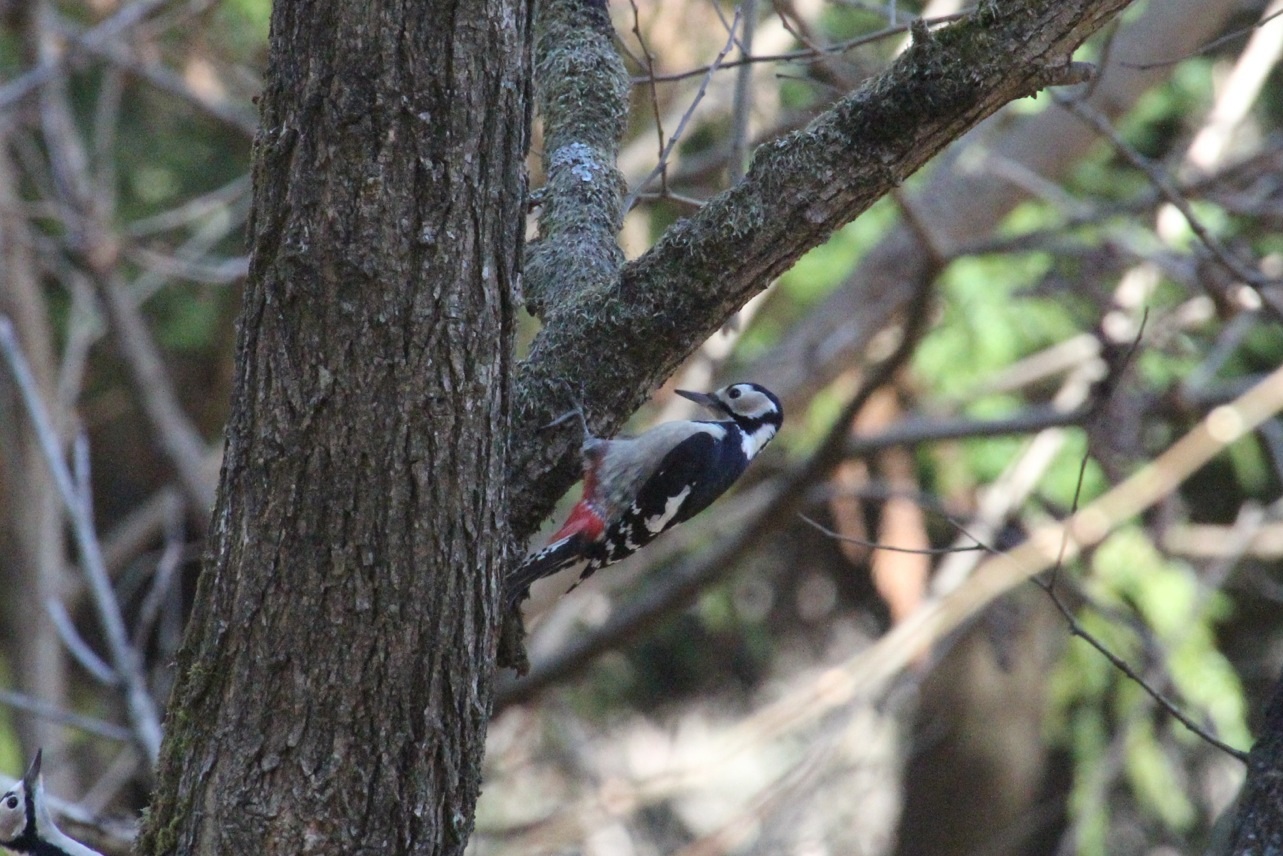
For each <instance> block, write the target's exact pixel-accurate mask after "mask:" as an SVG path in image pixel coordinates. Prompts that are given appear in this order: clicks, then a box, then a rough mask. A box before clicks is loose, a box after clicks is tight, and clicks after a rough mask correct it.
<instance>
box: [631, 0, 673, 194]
mask: <svg viewBox="0 0 1283 856" xmlns="http://www.w3.org/2000/svg"><path fill="white" fill-rule="evenodd" d="M628 5H629V6H631V7H632V10H633V34H634V35H636V36H637V45H638V46H639V47H640V48H641V52H642V60H643V61H644V63H645V65H646V79H647V80H649V81H650V109H651V113H653V114H654V116H655V134H656V135H657V136H658V137H659V160H660V162H661V163H662V162H663V161H664V118H663V115H662V111H661V110H660V109H659V88H658V87H656V86H655V55H654V54H653V53H651V52H650V45H648V44H646V39H645V37H644V36H643V35H642V31H641V10H639V9H638V8H637V0H628ZM659 191H660V193H661V194H662V195H665V196H667V195H668V167H667V165H665V167H664V169H662V170H660V173H659ZM624 210H625V211H627V210H628V209H627V208H625V209H624Z"/></svg>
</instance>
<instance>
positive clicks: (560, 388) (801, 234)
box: [509, 0, 1129, 536]
mask: <svg viewBox="0 0 1283 856" xmlns="http://www.w3.org/2000/svg"><path fill="white" fill-rule="evenodd" d="M1128 3H1129V0H1024V2H1020V3H1005V4H1002V5H1001V7H999V6H998V5H997V4H994V3H983V4H981V6H980V7H978V8H977V10H975V11H974V12H972V13H971V14H970V15H968V16H967V17H966V18H964V19H963V20H962V21H960V22H959V23H957V24H954V25H952V26H949V27H946V28H944V29H941V30H938V31H935V32H930V31H928V30H927V29H926V27H925V25H923V26H919V27H916V28H915V29H914V36H915V38H914V44H913V45H912V46H911V47H910V48H909V49H908V50H907V51H905V52H904V54H902V55H901V57H900V58H899V59H898V60H897V61H896V62H895V63H894V64H893V65H892V66H891V67H890V68H888V69H887V70H886V71H885V72H884V73H883V74H881V75H879V76H878V77H875V78H873V79H871V80H869V81H868V82H867V83H865V84H864V85H863V86H861V87H860V88H859V89H857V90H856V91H854V92H852V93H850V94H849V95H847V96H846V97H845V98H843V99H842V100H840V101H839V102H838V103H837V104H836V105H834V107H833V108H832V109H830V110H829V111H828V112H826V113H824V114H823V115H821V116H820V117H818V118H817V119H816V120H815V121H813V122H812V123H811V124H810V125H809V126H807V127H806V128H804V129H803V130H801V131H798V132H796V133H794V134H791V135H789V136H787V137H784V138H782V139H780V140H778V141H775V142H772V143H769V144H767V145H765V146H762V147H761V148H759V149H758V150H757V152H756V154H755V156H754V158H753V163H752V166H751V168H750V169H749V172H748V175H747V177H746V178H745V179H744V181H742V182H741V183H739V184H738V185H736V186H735V187H733V188H731V189H729V190H727V191H725V192H724V193H722V194H720V195H719V196H717V197H716V198H714V199H713V200H712V201H710V202H709V204H708V205H706V206H705V207H704V208H703V209H701V210H700V211H699V212H698V213H697V214H695V215H694V216H693V217H691V218H690V219H688V220H684V221H681V222H679V223H677V224H675V225H673V226H672V227H670V228H669V229H668V230H667V232H666V233H665V234H664V236H663V237H662V238H661V239H660V241H659V242H658V243H657V244H656V245H655V246H654V247H653V248H652V249H651V250H650V251H649V252H647V253H646V254H645V255H643V256H642V257H641V258H639V259H637V260H636V261H633V262H630V263H628V264H627V265H625V266H624V267H623V269H622V271H621V272H620V273H621V275H620V281H619V284H618V286H617V287H614V288H609V289H599V290H587V291H583V292H578V293H569V294H566V295H565V299H564V300H561V301H559V302H555V303H550V304H549V305H548V306H546V307H545V310H546V311H545V316H544V318H545V322H546V326H545V327H544V329H543V330H542V331H541V332H540V333H539V335H538V336H537V337H536V340H535V342H534V344H533V347H532V349H531V353H530V357H529V358H528V359H527V360H526V362H525V363H523V364H522V366H521V367H520V368H519V371H518V376H517V396H516V402H517V408H516V413H515V418H514V423H513V430H512V434H511V435H510V438H509V439H510V461H509V466H510V470H511V472H512V478H513V494H512V497H513V502H512V508H513V509H514V514H513V520H512V523H513V526H514V531H515V532H516V534H518V535H519V536H527V535H529V533H530V532H531V531H533V529H534V527H535V526H536V525H537V523H538V522H539V520H541V519H542V518H543V517H544V516H545V515H546V514H547V512H548V511H549V509H550V508H551V505H552V503H553V502H554V501H555V499H556V497H557V496H558V495H559V494H560V493H562V492H564V490H565V489H566V488H567V487H569V486H570V484H571V483H572V482H573V481H574V479H575V477H576V475H577V473H576V469H577V468H576V466H575V462H574V455H573V454H572V447H573V445H574V442H575V440H576V439H577V438H575V437H572V436H571V434H572V432H571V431H569V430H567V431H566V432H564V433H563V434H560V435H559V436H558V438H557V440H558V442H556V443H555V444H553V445H548V444H547V443H548V441H547V439H546V435H543V436H541V435H539V434H538V433H537V432H536V431H535V430H534V429H535V428H536V427H537V426H538V425H540V424H543V423H546V422H547V421H548V419H549V418H550V417H552V416H554V415H556V413H557V412H558V411H560V410H564V409H565V407H566V401H565V395H566V393H565V391H564V390H565V385H566V384H567V383H569V384H570V386H571V387H572V388H573V389H574V390H575V391H576V393H577V394H578V395H579V396H580V397H581V404H582V406H583V407H584V409H585V411H586V412H587V413H589V414H590V416H595V417H596V418H595V419H593V420H592V421H593V424H594V427H596V428H598V429H599V430H600V429H601V428H605V429H612V428H616V427H618V425H619V424H621V423H622V421H623V419H624V418H626V416H627V415H628V414H629V413H631V412H632V411H633V410H634V409H635V408H636V406H637V405H638V404H640V402H641V401H642V400H643V399H644V398H645V397H646V396H647V395H648V394H649V393H650V391H651V390H652V389H654V387H655V386H656V385H657V383H658V382H659V381H661V380H662V379H663V378H665V377H667V376H668V375H669V374H670V373H671V372H672V371H673V370H674V369H675V368H676V366H677V365H678V363H679V362H680V360H681V359H682V358H683V357H684V356H685V355H686V354H688V353H690V352H691V351H692V350H693V349H694V348H695V347H696V346H697V345H698V344H699V343H700V342H701V341H703V340H704V339H705V338H706V337H707V336H709V335H710V334H711V333H712V332H713V331H714V330H716V329H717V328H718V327H719V326H720V325H721V324H722V323H724V322H725V320H726V319H727V318H728V317H729V316H730V315H731V313H733V312H734V311H735V310H736V309H738V308H739V307H740V306H742V305H743V304H744V303H745V302H746V301H747V300H748V299H749V298H750V297H752V296H753V295H754V294H756V293H758V292H759V291H761V290H762V289H763V288H765V287H766V285H768V284H769V283H770V281H771V279H773V278H774V277H776V276H778V275H779V274H780V273H782V272H783V271H785V270H787V269H788V268H789V267H790V266H791V265H792V264H793V262H795V261H796V260H797V259H798V258H799V257H800V256H801V255H802V254H803V253H804V252H806V251H807V250H809V249H811V248H813V247H815V246H817V245H818V244H821V243H823V242H824V241H825V240H827V239H828V237H829V236H830V235H831V234H832V233H833V232H834V231H835V230H837V229H838V228H840V227H841V226H843V225H845V224H846V223H848V222H850V221H851V220H853V219H854V218H855V217H856V216H858V215H859V214H860V213H861V212H863V211H864V210H866V209H867V208H868V207H869V206H870V205H872V204H873V203H874V202H875V201H876V200H877V199H879V198H880V197H881V196H883V195H884V194H886V193H887V192H888V191H890V190H891V189H892V188H894V187H896V186H897V185H898V184H900V183H901V182H902V181H903V180H904V179H905V178H907V177H908V176H909V175H911V174H912V173H913V172H915V171H916V170H917V169H919V168H920V167H921V166H922V165H923V164H925V163H926V162H927V161H929V160H930V159H931V158H932V157H933V156H934V155H935V154H937V153H938V152H939V151H940V150H941V149H943V148H944V147H945V146H946V145H948V144H949V143H950V142H951V141H953V140H954V139H956V138H957V137H959V136H960V135H961V134H963V133H964V132H965V131H967V130H968V129H970V128H972V127H974V126H975V125H976V124H977V123H978V122H980V121H981V120H982V119H984V118H985V117H986V116H989V115H991V114H992V113H993V112H994V111H996V110H997V109H998V108H999V107H1001V106H1003V105H1004V104H1006V103H1007V102H1009V101H1012V100H1014V99H1016V98H1022V97H1025V96H1029V95H1033V94H1035V93H1037V92H1038V91H1039V90H1040V89H1043V88H1045V87H1047V86H1054V85H1061V84H1066V83H1072V82H1080V81H1082V80H1084V79H1085V78H1086V73H1085V70H1084V69H1083V68H1082V67H1081V66H1077V65H1074V64H1072V63H1071V56H1072V54H1073V52H1074V50H1075V49H1076V48H1077V47H1078V46H1079V45H1080V44H1082V42H1083V41H1084V40H1085V39H1086V38H1087V37H1088V36H1090V35H1091V34H1092V33H1093V32H1095V31H1096V30H1098V29H1099V28H1100V27H1101V26H1103V25H1104V24H1105V23H1106V22H1108V21H1109V20H1110V19H1111V18H1113V16H1114V15H1116V14H1117V13H1118V12H1119V11H1120V10H1122V9H1123V8H1125V7H1126V6H1127V5H1128ZM575 264H576V260H575V259H573V258H567V259H564V260H562V261H561V266H562V267H563V268H570V267H573V266H574V265H575ZM589 355H590V356H591V359H587V358H586V357H587V356H589Z"/></svg>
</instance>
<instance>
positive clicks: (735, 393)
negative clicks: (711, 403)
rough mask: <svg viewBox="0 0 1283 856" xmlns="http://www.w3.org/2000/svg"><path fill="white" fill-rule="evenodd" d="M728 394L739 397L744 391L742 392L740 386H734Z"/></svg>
mask: <svg viewBox="0 0 1283 856" xmlns="http://www.w3.org/2000/svg"><path fill="white" fill-rule="evenodd" d="M726 394H727V395H728V396H730V397H731V398H739V397H740V396H741V395H742V394H743V393H741V392H740V389H739V387H737V386H733V387H731V391H730V392H728V393H726Z"/></svg>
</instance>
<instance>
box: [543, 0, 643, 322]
mask: <svg viewBox="0 0 1283 856" xmlns="http://www.w3.org/2000/svg"><path fill="white" fill-rule="evenodd" d="M536 27H537V34H536V37H537V41H536V44H535V85H536V91H537V93H538V100H539V112H540V115H541V116H542V118H543V129H544V146H543V148H544V154H543V168H544V174H545V176H546V182H545V184H544V186H543V188H542V189H541V190H540V191H539V201H540V211H539V237H538V239H536V240H535V241H533V242H531V244H530V246H529V247H528V248H527V250H526V263H525V274H524V290H525V296H526V301H527V305H528V307H529V309H530V311H531V312H532V313H533V314H535V315H538V316H541V317H545V316H546V315H547V314H548V313H550V312H555V311H556V309H557V307H559V306H561V305H563V304H564V303H566V302H567V301H570V300H575V299H583V296H584V295H586V294H589V293H596V294H603V293H605V292H606V291H607V290H608V289H610V288H612V287H613V286H614V284H615V283H616V282H617V280H618V277H619V268H620V265H621V264H622V263H623V260H624V258H623V253H622V252H621V251H620V249H619V246H618V245H617V244H616V243H615V236H616V235H617V234H618V233H619V227H620V224H621V220H622V215H621V213H620V198H621V196H622V193H623V189H624V183H623V178H622V177H621V176H620V174H619V171H618V169H616V167H615V160H616V157H617V156H618V154H619V140H620V138H621V137H622V136H623V133H624V127H625V123H626V120H627V113H628V91H629V80H628V73H627V71H626V70H625V69H624V65H623V62H622V61H621V60H620V58H619V54H618V52H617V51H616V50H615V46H614V29H613V28H612V27H611V23H610V16H609V14H607V11H606V6H605V4H604V3H603V2H600V0H542V2H540V4H539V8H538V20H537V23H536ZM546 320H551V319H548V318H546Z"/></svg>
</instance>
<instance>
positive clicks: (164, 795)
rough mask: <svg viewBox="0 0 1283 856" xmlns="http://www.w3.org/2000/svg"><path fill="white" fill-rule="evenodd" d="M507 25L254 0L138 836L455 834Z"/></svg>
mask: <svg viewBox="0 0 1283 856" xmlns="http://www.w3.org/2000/svg"><path fill="white" fill-rule="evenodd" d="M528 19H529V14H528V8H527V7H526V6H525V5H524V4H523V3H520V2H511V0H475V2H471V1H470V0H454V1H453V2H435V3H417V2H409V0H384V2H374V3H370V2H367V0H332V2H278V3H277V4H276V6H275V9H274V12H273V16H272V30H271V37H270V57H269V67H268V71H267V76H266V88H265V91H264V93H263V95H262V96H261V103H260V109H261V113H262V115H261V119H262V129H261V131H260V132H259V134H258V136H257V138H256V141H255V155H254V162H255V174H254V179H255V196H254V215H253V218H252V221H251V224H250V239H251V241H252V252H253V257H252V258H253V261H252V264H251V271H250V278H249V284H248V287H247V291H246V295H245V299H244V304H243V307H242V318H241V322H240V323H241V327H240V331H239V336H238V341H237V346H236V365H237V369H236V372H237V374H236V382H235V391H234V397H233V403H232V415H231V419H230V423H229V426H228V429H227V450H226V455H225V460H224V465H223V471H222V476H221V484H220V488H219V495H218V502H217V505H216V508H215V513H214V521H213V526H212V527H211V535H210V539H211V546H210V553H209V557H208V559H207V562H206V568H205V571H204V574H203V577H202V580H201V585H200V589H199V593H198V596H197V601H196V605H195V608H194V612H193V615H192V623H191V626H190V627H189V629H188V635H187V641H186V643H185V646H184V649H183V652H182V655H181V657H180V663H179V671H180V678H179V683H178V684H177V686H176V689H175V691H174V694H173V697H172V699H171V703H170V716H169V720H168V724H167V733H166V740H165V746H164V751H163V757H162V760H161V767H160V771H159V781H158V785H157V792H156V797H155V802H154V805H153V806H152V809H151V812H150V814H149V816H148V818H147V822H146V824H145V828H144V831H143V834H142V836H141V838H140V842H139V844H138V847H137V852H139V853H142V854H161V853H182V854H233V853H254V854H291V856H293V855H294V854H301V853H353V854H355V853H380V854H394V853H459V852H462V850H463V847H464V844H465V842H466V841H467V837H468V834H469V832H470V829H471V824H472V817H473V807H474V803H475V800H476V797H477V794H478V789H479V767H480V761H481V757H482V752H483V744H484V738H485V733H486V724H487V721H488V719H489V715H490V704H491V699H490V696H491V683H490V680H489V675H490V673H491V672H492V670H493V667H494V663H493V661H494V647H495V638H496V637H495V631H494V627H495V626H496V605H497V603H498V599H499V598H498V586H499V580H500V575H501V573H502V571H503V569H504V567H505V561H506V558H507V554H508V549H507V545H508V544H509V541H510V538H509V536H508V529H507V521H506V515H505V509H506V489H505V479H504V459H505V454H504V442H503V438H504V436H505V432H506V427H507V421H508V407H509V397H510V388H511V363H510V360H511V354H512V325H513V310H514V306H513V301H512V295H513V294H514V293H515V290H516V288H515V286H516V283H515V278H516V276H517V270H518V268H517V265H518V263H519V260H520V255H521V253H520V242H521V239H522V230H523V222H524V220H523V217H524V174H523V158H524V154H525V149H526V137H527V126H528V117H527V110H528V107H527V105H528V103H529V93H528V91H527V89H528V83H527V81H528V80H529V69H528V66H529V47H528V40H529V35H528V30H529V20H528Z"/></svg>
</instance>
